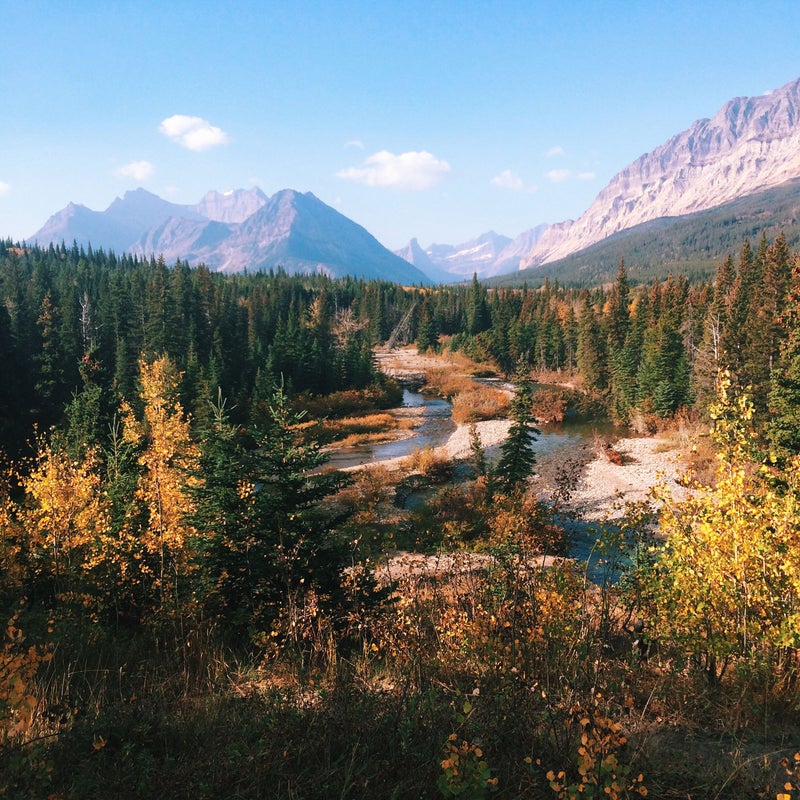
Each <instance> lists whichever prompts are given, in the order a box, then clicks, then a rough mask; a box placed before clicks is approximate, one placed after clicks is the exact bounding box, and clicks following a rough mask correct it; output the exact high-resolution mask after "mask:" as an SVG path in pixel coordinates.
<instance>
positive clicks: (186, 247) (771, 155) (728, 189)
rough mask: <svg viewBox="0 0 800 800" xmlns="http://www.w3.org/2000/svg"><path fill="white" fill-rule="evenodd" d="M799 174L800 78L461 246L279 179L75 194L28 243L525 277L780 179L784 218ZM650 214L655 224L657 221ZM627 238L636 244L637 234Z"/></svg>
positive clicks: (213, 263) (249, 261) (247, 263)
mask: <svg viewBox="0 0 800 800" xmlns="http://www.w3.org/2000/svg"><path fill="white" fill-rule="evenodd" d="M799 178H800V79H798V80H795V81H792V82H791V83H788V84H786V85H785V86H783V87H781V88H780V89H778V90H776V91H774V92H771V93H769V94H766V95H762V96H759V97H738V98H735V99H733V100H731V101H730V102H728V103H726V104H725V105H724V106H723V107H722V108H721V109H720V110H719V111H718V112H717V113H716V114H715V115H714V116H713V117H711V118H708V119H701V120H698V121H697V122H695V123H694V124H693V125H691V126H690V127H689V128H687V129H686V130H685V131H683V132H681V133H678V134H676V135H675V136H673V137H671V138H670V139H669V140H667V141H666V142H665V143H664V144H663V145H661V146H659V147H657V148H656V149H655V150H653V151H651V152H650V153H646V154H644V155H642V156H640V157H639V158H637V159H636V160H635V161H634V162H632V163H631V164H630V165H628V166H627V167H625V168H624V169H623V170H622V171H621V172H619V173H618V174H617V175H615V176H614V177H613V178H612V179H611V181H610V182H609V184H608V185H607V186H606V187H605V188H604V189H603V190H602V191H601V192H600V193H599V194H598V195H597V198H596V199H595V200H594V202H593V203H592V204H591V205H590V207H589V208H588V209H587V210H586V212H585V213H584V214H583V215H581V216H580V217H579V218H578V219H577V220H566V221H563V222H559V223H556V224H553V225H539V226H536V227H534V228H531V229H530V230H527V231H525V232H523V233H522V234H520V235H519V236H517V237H516V238H515V239H513V240H512V239H510V238H509V237H507V236H502V235H500V234H497V233H495V232H494V231H489V232H487V233H484V234H483V235H481V236H479V237H478V238H476V239H473V240H471V241H469V242H464V243H462V244H458V245H448V244H431V245H430V246H429V247H427V248H423V247H422V246H420V244H419V242H418V241H417V240H416V239H412V240H411V241H410V242H409V244H408V245H407V246H406V247H405V248H404V249H402V250H400V251H397V252H395V253H392V252H390V251H389V250H387V249H386V248H384V247H383V246H382V245H381V244H380V243H379V242H378V241H377V240H376V239H375V238H374V237H372V236H371V235H370V234H369V233H368V232H367V231H366V230H365V229H364V228H362V227H361V226H359V225H358V224H356V223H355V222H353V221H352V220H349V219H348V218H347V217H345V216H343V215H342V214H340V213H339V212H337V211H335V210H334V209H333V208H331V207H330V206H327V205H325V203H323V202H322V201H320V200H319V199H318V198H316V197H315V196H314V195H313V194H311V193H306V194H301V193H298V192H295V191H293V190H290V189H285V190H283V191H280V192H277V193H276V194H274V195H273V196H272V197H267V196H266V195H264V194H263V192H261V191H260V190H259V189H251V190H248V191H245V190H236V191H233V192H226V193H224V194H220V193H218V192H214V191H212V192H209V193H208V194H206V195H205V197H203V198H202V200H201V201H200V202H199V203H197V204H195V205H177V204H174V203H170V202H168V201H166V200H162V199H161V198H159V197H157V196H156V195H153V194H151V193H150V192H147V191H145V190H144V189H138V190H136V191H133V192H128V193H126V194H125V195H124V197H122V198H117V199H116V200H115V201H114V202H113V203H112V204H111V205H110V206H109V207H108V208H107V209H106V210H105V211H102V212H98V211H92V210H90V209H88V208H86V207H85V206H80V205H75V204H73V203H70V204H69V205H68V206H67V207H66V208H65V209H63V210H62V211H60V212H59V213H57V214H55V215H54V216H53V217H51V218H50V219H49V220H48V221H47V223H46V224H45V225H44V227H42V228H41V229H40V230H39V231H37V232H36V233H35V234H34V235H33V237H31V241H37V242H39V243H40V244H47V243H49V242H61V241H64V242H72V241H73V240H74V241H77V242H80V243H91V244H92V245H93V246H95V247H104V248H108V249H113V250H115V251H123V250H124V251H129V252H132V253H135V254H139V255H142V256H145V257H149V256H151V255H154V254H160V255H163V256H164V258H165V259H166V260H168V261H174V260H177V259H180V260H185V261H189V262H190V263H199V262H203V263H205V264H207V265H208V266H209V267H210V268H211V269H214V270H219V271H223V272H237V271H241V270H244V269H249V270H259V269H269V268H276V267H279V266H282V267H283V268H284V269H286V270H287V271H289V272H322V273H325V274H328V275H331V276H332V277H342V276H344V275H356V276H363V277H365V278H381V279H385V280H390V281H395V282H398V283H404V284H412V283H416V284H426V283H431V282H453V281H460V280H464V279H468V278H469V277H471V276H472V274H473V273H476V274H477V275H478V276H479V277H480V278H493V277H496V276H502V275H505V274H508V273H515V274H516V279H517V280H520V281H521V280H525V279H527V276H529V275H530V276H531V277H533V276H534V275H535V274H536V272H537V271H538V272H539V273H542V272H547V273H548V274H553V275H554V276H556V277H558V267H559V265H562V262H563V264H564V265H565V266H564V268H565V269H573V271H577V273H580V271H581V267H580V263H582V262H581V258H582V257H583V255H582V254H586V259H589V261H591V262H592V264H593V265H594V266H592V267H586V265H584V267H586V268H585V269H584V273H585V274H589V273H593V272H597V259H598V258H601V257H603V256H602V255H601V254H603V253H610V252H615V253H616V252H621V253H622V254H623V255H624V254H625V251H626V246H625V239H626V237H634V239H635V237H639V239H635V240H636V241H637V242H641V236H642V235H643V234H642V231H643V230H646V231H647V233H646V236H650V237H652V236H660V235H663V234H664V232H665V231H670V232H671V233H670V234H669V235H670V236H671V237H672V239H671V240H670V241H672V240H674V239H675V236H676V235H677V234H675V231H676V230H678V229H680V227H681V226H684V225H689V226H692V225H695V227H696V224H695V223H693V222H692V220H693V219H695V218H696V216H697V215H702V214H704V213H707V212H709V211H710V210H712V209H724V208H725V207H726V206H727V205H728V204H736V203H737V201H738V200H741V199H742V198H748V197H756V196H761V195H763V198H766V199H765V200H763V201H762V204H763V202H768V201H769V198H771V197H772V195H769V191H768V190H770V189H774V188H776V187H788V188H787V191H788V195H785V194H781V195H780V198H781V204H782V205H781V206H780V207H781V208H782V209H783V210H784V211H785V213H786V214H787V215H788V217H786V219H782V218H776V217H775V216H774V215H773V216H772V217H770V222H769V224H770V225H772V226H773V227H775V226H778V228H779V229H780V228H781V227H783V226H785V225H790V226H791V225H793V224H794V217H793V216H792V214H794V211H793V208H794V206H793V205H792V203H793V202H794V200H793V199H792V198H793V197H794V195H795V194H796V193H797V192H798V184H797V183H793V181H795V180H796V179H799ZM787 198H788V199H787ZM756 206H758V203H756V205H755V206H754V205H753V204H752V203H751V204H747V203H745V204H744V205H737V206H735V207H736V211H735V212H732V213H735V214H736V215H738V217H737V219H740V220H741V219H742V214H745V213H752V214H755V215H756V218H757V219H756V222H754V223H753V225H749V226H748V225H744V226H740V227H742V230H743V231H744V235H749V236H754V235H756V233H757V232H758V231H760V230H762V227H763V226H761V223H759V222H758V221H757V220H758V219H761V222H763V219H764V214H763V211H764V209H763V208H760V207H758V208H757V207H756ZM722 214H723V216H724V212H722ZM759 215H760V217H759ZM704 219H705V218H704ZM659 220H660V221H662V223H663V224H662V223H659V224H655V223H656V222H657V221H659ZM703 224H706V225H707V224H709V223H707V222H705V223H703ZM720 224H722V223H720ZM645 226H649V227H645ZM676 226H677V228H676ZM634 239H631V246H633V245H632V243H633V241H634ZM724 239H725V237H724V236H723V237H722V240H724ZM722 240H720V241H722ZM606 242H607V243H608V244H609V246H608V247H607V246H605V245H603V243H606ZM601 245H602V246H601ZM671 246H672V245H670V247H671ZM636 247H638V248H639V250H638V251H637V252H639V251H641V244H637V245H636ZM715 247H717V246H716V245H708V246H707V247H706V250H705V253H704V254H699V253H698V254H694V255H692V254H690V255H689V256H687V257H686V258H688V261H687V260H686V258H684V256H685V253H684V250H685V248H684V247H683V246H682V247H681V248H678V250H680V251H681V253H683V255H681V256H680V258H679V259H678V260H679V261H680V260H681V259H683V260H684V261H685V262H686V263H687V264H691V263H694V261H697V260H698V259H700V260H702V259H703V257H704V258H706V260H707V259H708V258H709V257H712V253H713V257H716V250H715ZM628 249H630V248H628ZM717 249H718V248H717ZM675 252H677V250H676V251H675ZM576 259H577V260H576ZM629 261H630V259H629V258H626V262H629ZM570 264H571V265H572V266H569V265H570ZM575 264H578V265H579V266H575ZM551 265H552V268H550V266H551ZM544 267H548V269H546V270H545V269H543V268H544ZM531 270H533V272H531ZM503 282H505V281H503Z"/></svg>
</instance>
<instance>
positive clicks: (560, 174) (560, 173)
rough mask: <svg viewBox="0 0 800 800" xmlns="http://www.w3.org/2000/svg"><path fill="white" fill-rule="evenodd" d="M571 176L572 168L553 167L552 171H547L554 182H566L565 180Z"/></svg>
mask: <svg viewBox="0 0 800 800" xmlns="http://www.w3.org/2000/svg"><path fill="white" fill-rule="evenodd" d="M571 177H572V170H571V169H551V170H550V172H548V173H547V178H548V180H550V181H552V182H553V183H564V181H568V180H569V179H570V178H571Z"/></svg>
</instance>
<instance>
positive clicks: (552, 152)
mask: <svg viewBox="0 0 800 800" xmlns="http://www.w3.org/2000/svg"><path fill="white" fill-rule="evenodd" d="M545 155H546V156H547V157H548V158H554V157H555V156H563V155H564V148H563V147H562V146H561V145H560V144H557V145H556V146H555V147H551V148H550V149H549V150H548V151H547V152H546V153H545Z"/></svg>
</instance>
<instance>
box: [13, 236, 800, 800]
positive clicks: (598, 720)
mask: <svg viewBox="0 0 800 800" xmlns="http://www.w3.org/2000/svg"><path fill="white" fill-rule="evenodd" d="M0 295H1V296H2V299H3V304H2V305H0V345H2V348H3V350H4V353H5V354H7V358H8V360H7V361H6V365H7V366H6V375H7V377H8V380H7V381H4V382H3V384H2V385H1V386H0V407H2V409H3V416H2V420H3V426H2V429H0V435H1V436H2V445H3V449H4V451H5V455H6V456H7V458H5V459H4V463H3V465H2V469H1V470H0V500H2V502H0V613H2V620H3V623H4V626H3V627H4V634H3V638H2V640H0V796H5V797H12V798H39V797H41V798H64V800H66V799H67V798H76V799H77V798H81V799H83V798H89V799H91V798H107V797H109V796H114V797H117V798H120V800H125V798H131V799H133V798H137V800H140V799H141V798H161V797H191V798H204V797H205V798H215V797H241V798H286V800H289V799H290V798H292V799H295V798H320V800H322V798H330V797H342V798H352V799H353V800H355V799H356V798H364V799H365V800H366V798H375V797H381V798H383V797H386V798H398V799H400V798H408V799H409V800H411V798H414V799H415V800H416V799H417V798H429V797H430V798H434V797H445V798H455V797H460V798H487V797H490V796H494V797H497V798H519V797H543V798H546V797H553V798H575V797H581V796H583V797H593V798H599V797H603V798H606V797H609V798H616V799H620V798H629V797H643V796H655V797H661V798H676V800H677V798H686V797H715V798H720V799H721V800H722V799H723V798H731V799H733V798H741V797H759V796H762V797H771V798H775V800H795V799H796V798H797V797H798V796H800V753H797V742H798V741H800V731H799V730H798V726H797V715H796V710H797V707H798V703H800V673H799V672H798V669H799V668H800V532H799V531H798V524H797V520H798V518H799V516H800V509H799V508H798V503H800V483H798V481H799V480H800V478H799V477H798V476H800V434H798V430H800V425H798V409H800V389H799V388H798V386H800V380H798V376H800V337H798V332H800V259H798V256H797V254H796V253H793V252H792V251H791V250H790V248H789V246H788V244H787V240H786V238H785V237H783V236H781V235H778V236H776V237H775V239H774V240H768V239H767V238H766V237H763V238H762V239H761V240H760V241H759V243H758V244H757V245H756V246H755V247H751V245H750V243H749V241H745V242H744V244H740V246H739V249H738V255H737V257H736V258H734V257H733V255H731V256H730V257H727V258H725V259H723V260H722V261H720V262H719V264H718V265H717V272H716V276H715V280H714V281H713V282H712V281H705V282H695V283H692V282H690V281H688V280H687V279H686V278H675V277H673V278H669V279H666V280H663V281H652V282H651V283H650V284H649V285H647V286H640V287H634V286H631V284H630V281H629V279H628V274H627V271H626V267H625V263H623V262H621V263H619V264H618V265H617V268H616V273H615V277H614V279H613V281H612V282H611V285H610V286H608V287H606V288H602V287H593V288H586V289H582V290H577V289H573V288H565V287H561V286H555V285H551V284H545V285H544V286H543V287H542V288H541V289H532V288H530V287H529V288H527V289H519V290H517V289H499V290H487V288H486V287H485V286H482V285H480V284H479V283H478V282H477V281H473V283H472V285H470V286H463V287H449V288H441V289H424V290H422V289H403V288H401V287H397V286H393V285H391V284H388V283H373V282H369V283H367V282H364V281H341V282H336V281H330V280H327V279H324V278H308V277H289V276H287V275H285V274H284V273H282V272H278V273H275V274H264V275H241V276H222V275H215V274H212V273H210V272H209V271H208V270H207V269H205V268H198V269H196V270H193V269H189V268H188V267H187V266H186V265H184V264H181V263H178V264H176V265H175V266H174V267H168V266H167V265H165V264H164V263H163V262H159V261H158V260H145V261H140V260H137V259H132V258H129V257H124V256H123V257H119V258H118V257H116V256H114V255H113V254H107V253H103V252H97V253H95V252H85V251H82V250H81V249H80V248H78V247H73V248H66V247H59V248H49V249H47V250H42V249H38V248H31V249H26V248H21V247H19V246H14V245H12V244H11V243H4V244H3V245H2V247H0ZM393 333H394V334H396V336H401V333H402V335H403V336H404V337H405V338H406V339H407V340H414V341H416V343H417V347H418V348H419V349H420V350H422V351H423V352H426V351H433V352H435V351H437V350H440V349H442V348H450V349H452V350H456V351H459V352H460V353H462V354H466V355H468V356H469V357H470V358H471V359H472V360H473V361H474V362H475V364H476V365H477V364H478V363H480V364H481V366H480V367H477V366H475V367H474V368H473V369H472V372H473V373H476V372H479V373H480V375H484V376H485V375H486V374H487V373H489V372H493V373H495V374H496V373H503V374H506V375H508V376H509V377H510V378H511V380H513V382H514V384H515V392H514V396H513V399H512V400H511V401H510V403H509V404H508V407H507V413H508V415H509V417H510V419H509V422H510V424H509V433H508V437H507V439H506V441H505V442H504V444H503V445H502V447H501V448H500V453H499V455H498V459H497V461H496V462H494V463H493V462H492V461H491V460H490V459H488V458H487V457H486V453H485V452H484V451H483V448H482V446H481V443H480V442H479V441H477V440H476V439H475V437H473V441H472V446H471V448H470V454H469V457H468V458H467V459H466V461H465V462H464V463H462V464H460V465H458V467H457V468H456V466H457V465H454V464H451V463H448V462H445V461H443V460H441V459H439V458H432V457H431V454H430V453H426V452H420V453H418V454H416V456H415V457H414V458H412V459H410V464H409V465H408V466H407V468H406V470H405V471H401V472H400V473H398V474H397V475H390V474H388V473H387V471H386V470H383V469H381V468H380V467H375V468H372V469H366V470H362V471H361V472H360V473H358V474H356V475H346V474H343V473H341V472H337V471H329V470H326V469H325V468H324V462H325V456H324V453H323V452H322V449H321V444H322V442H321V440H320V437H321V436H324V437H325V441H326V442H328V441H330V439H331V438H333V437H336V436H338V435H340V434H341V435H350V434H352V433H353V432H355V431H359V432H363V430H364V429H365V427H382V426H383V425H384V424H385V422H386V420H385V418H384V416H383V415H380V414H376V413H375V409H376V407H379V406H382V405H388V404H391V403H392V402H397V391H398V387H397V385H396V384H394V383H393V382H392V381H390V380H387V379H386V378H384V377H381V376H380V375H379V374H378V373H377V371H376V369H375V367H374V364H373V359H372V347H373V346H374V345H375V344H377V343H379V342H381V341H385V340H386V339H387V338H389V337H390V335H392V334H393ZM401 338H402V337H401ZM459 362H460V363H461V364H462V365H463V363H464V360H463V359H461V358H459ZM467 363H468V362H467ZM487 365H489V366H487ZM534 373H536V374H538V375H539V376H543V375H547V377H548V378H549V379H551V381H552V382H553V383H558V384H568V385H569V388H563V391H562V389H561V388H560V387H553V388H552V389H550V390H549V393H548V395H547V396H546V398H545V399H544V400H543V401H541V405H537V404H538V403H540V400H537V394H536V393H535V391H534V389H535V387H534V384H533V380H532V375H533V374H534ZM436 377H437V385H438V386H439V387H440V391H441V392H443V393H446V394H449V395H452V396H453V397H454V399H456V400H457V399H458V397H460V396H461V395H468V393H469V392H471V391H474V386H473V383H472V381H471V380H464V379H463V377H462V378H461V379H460V380H459V381H453V380H448V376H447V375H438V376H436ZM451 377H452V376H451ZM489 395H490V393H487V395H484V396H483V397H482V398H478V399H481V403H480V404H479V403H477V402H475V398H473V397H470V396H467V397H462V399H461V401H460V403H459V402H456V403H455V405H456V407H457V408H459V410H460V413H461V414H462V415H463V419H464V420H465V422H467V423H468V422H469V421H473V422H474V421H475V420H480V419H482V416H483V414H484V413H486V412H485V407H486V405H487V403H485V402H483V401H485V400H486V399H487V397H488V398H489V399H492V398H491V397H490V396H489ZM496 399H497V398H495V400H496ZM491 406H492V408H491V410H489V411H488V413H490V414H493V413H497V407H498V404H497V403H496V402H495V403H492V404H491ZM537 408H547V409H548V413H552V412H553V409H556V410H557V413H558V414H561V415H563V416H566V417H569V416H572V415H576V414H580V415H583V416H585V417H587V416H588V417H592V416H593V415H605V414H610V415H612V416H613V417H615V418H616V419H618V420H621V421H624V422H626V423H628V424H629V425H632V426H635V427H638V428H640V429H642V430H656V429H663V428H665V427H667V426H670V425H672V426H676V427H679V428H680V430H682V431H684V432H686V431H692V432H695V433H696V434H697V437H696V438H695V439H694V441H693V444H694V446H695V447H694V452H693V454H692V456H691V464H690V469H689V471H688V473H687V475H686V477H685V478H684V479H683V483H684V484H685V485H686V486H685V488H687V489H688V490H689V493H688V499H686V500H683V501H680V502H678V501H677V500H675V499H673V498H672V496H671V493H670V491H669V487H668V486H665V487H661V488H659V489H658V490H657V492H656V494H655V496H654V498H653V502H652V503H639V504H636V505H634V506H630V507H627V508H625V509H621V510H620V511H619V514H617V516H616V517H615V519H614V520H613V524H612V521H611V520H608V521H606V522H599V523H593V527H592V528H591V535H592V536H593V537H594V538H595V540H596V544H595V554H596V556H597V558H596V559H595V562H596V563H594V565H593V567H592V570H591V571H590V570H589V569H588V567H587V565H585V564H583V563H581V562H580V561H575V560H573V559H570V558H569V557H568V555H569V547H570V538H569V535H568V528H567V526H566V523H565V516H568V515H569V513H570V505H569V503H570V497H571V492H572V490H573V489H574V485H575V480H576V477H577V473H576V471H575V467H574V466H572V465H570V464H568V463H565V464H563V469H561V470H559V471H558V475H557V476H556V477H557V479H556V481H555V486H554V488H553V489H552V490H551V491H549V492H548V493H547V494H541V493H540V492H538V491H534V490H533V488H532V485H531V483H530V476H531V473H532V471H533V470H534V469H535V466H536V448H535V442H536V436H537V428H536V425H537V419H536V416H537ZM317 415H319V416H324V417H326V418H327V419H326V420H325V424H324V425H317V424H314V423H315V422H316V421H317V420H316V416H317ZM341 418H344V419H341ZM337 419H338V420H339V422H338V424H337V422H336V420H337ZM359 419H362V421H363V425H361V424H360V423H359ZM612 449H613V448H612ZM415 490H423V492H424V495H423V499H422V501H421V502H419V503H415V504H410V507H406V506H405V504H404V502H403V501H404V498H407V497H408V495H409V494H410V493H411V492H412V491H415ZM403 553H410V554H409V555H407V556H406V557H403V556H402V554H403ZM423 555H424V556H427V558H424V559H423V558H421V557H420V556H423ZM389 556H399V557H398V558H391V559H390V558H389Z"/></svg>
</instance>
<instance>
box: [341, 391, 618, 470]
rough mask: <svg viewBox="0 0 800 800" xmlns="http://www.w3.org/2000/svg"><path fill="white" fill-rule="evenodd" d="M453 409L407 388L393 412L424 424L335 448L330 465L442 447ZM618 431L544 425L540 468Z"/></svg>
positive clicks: (492, 452) (493, 451) (600, 425)
mask: <svg viewBox="0 0 800 800" xmlns="http://www.w3.org/2000/svg"><path fill="white" fill-rule="evenodd" d="M451 410H452V406H451V404H450V403H449V402H447V400H442V399H441V398H439V397H433V396H430V395H425V394H422V393H421V392H413V391H410V390H408V389H404V390H403V404H402V406H400V407H398V408H395V409H393V410H392V413H393V414H394V415H395V416H398V417H413V418H416V419H421V424H420V425H419V426H418V427H416V428H415V429H414V430H413V431H411V435H410V436H408V437H406V438H403V439H397V440H394V441H390V442H379V443H370V444H363V445H357V446H355V447H344V448H340V449H332V450H330V451H329V456H330V460H329V461H328V466H331V467H335V468H336V469H345V468H348V467H354V466H359V465H361V464H372V463H380V462H381V461H386V460H388V459H391V458H398V457H404V456H409V455H411V454H412V453H413V452H414V451H416V450H420V449H422V448H424V447H432V448H435V447H440V446H441V445H443V444H444V443H445V442H446V441H447V440H448V439H449V438H450V435H451V434H452V433H453V432H454V431H455V429H456V425H455V423H454V422H453V421H452V419H451V418H450V412H451ZM616 432H617V431H616V429H615V428H614V426H613V425H611V423H608V422H602V421H601V422H597V421H593V422H584V421H577V420H567V421H566V422H563V423H548V424H546V425H542V426H541V433H540V434H539V435H538V436H537V437H536V442H535V445H534V452H535V453H536V461H537V471H538V472H543V473H546V474H549V473H550V472H553V471H555V469H557V468H558V467H560V466H563V465H564V464H565V463H566V461H567V460H569V459H574V458H578V459H581V458H582V457H585V453H584V451H586V450H587V449H589V448H592V447H593V446H594V439H595V436H596V435H600V436H603V437H605V438H612V437H613V436H614V435H615V434H616ZM498 452H499V446H495V447H492V448H489V451H488V453H487V455H488V456H489V458H490V460H491V459H492V458H493V457H496V456H497V453H498Z"/></svg>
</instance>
